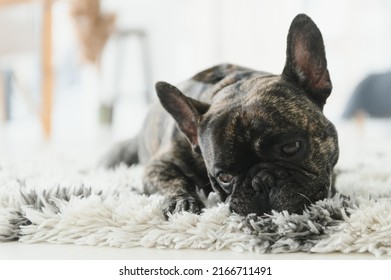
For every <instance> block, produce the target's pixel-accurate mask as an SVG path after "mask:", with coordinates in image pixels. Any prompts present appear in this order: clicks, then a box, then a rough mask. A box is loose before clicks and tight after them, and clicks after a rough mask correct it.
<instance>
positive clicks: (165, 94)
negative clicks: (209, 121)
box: [155, 82, 209, 149]
mask: <svg viewBox="0 0 391 280" xmlns="http://www.w3.org/2000/svg"><path fill="white" fill-rule="evenodd" d="M155 88H156V92H157V95H158V97H159V100H160V103H161V104H162V105H163V107H164V109H166V111H167V112H168V113H169V114H170V115H171V116H172V117H173V118H174V119H175V121H176V123H177V125H178V127H179V129H180V130H181V131H182V132H183V133H184V134H185V135H186V137H187V139H188V140H189V142H190V144H191V145H192V147H193V149H194V148H196V147H198V125H199V122H200V120H201V116H202V114H204V113H205V112H206V111H207V110H208V109H209V104H206V103H202V102H200V101H198V100H195V99H192V98H190V97H187V96H185V95H184V94H183V93H182V92H181V91H180V90H179V89H178V88H176V87H175V86H173V85H170V84H168V83H166V82H157V83H156V85H155Z"/></svg>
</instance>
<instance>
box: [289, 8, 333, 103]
mask: <svg viewBox="0 0 391 280" xmlns="http://www.w3.org/2000/svg"><path fill="white" fill-rule="evenodd" d="M282 74H283V75H284V76H285V77H287V78H289V79H291V80H292V81H294V82H295V83H297V84H298V85H299V86H301V87H303V88H304V89H305V90H306V91H307V92H308V97H309V98H310V99H311V100H313V101H314V102H315V103H316V104H318V105H319V107H320V108H322V109H323V106H324V104H325V103H326V99H327V98H328V96H329V95H330V93H331V89H332V84H331V80H330V75H329V71H328V69H327V60H326V53H325V50H324V43H323V38H322V34H321V32H320V30H319V29H318V27H317V26H316V24H315V23H314V22H313V21H312V19H311V18H310V17H308V16H307V15H304V14H300V15H297V16H296V17H295V18H294V19H293V21H292V24H291V26H290V28H289V33H288V39H287V56H286V62H285V67H284V70H283V72H282Z"/></svg>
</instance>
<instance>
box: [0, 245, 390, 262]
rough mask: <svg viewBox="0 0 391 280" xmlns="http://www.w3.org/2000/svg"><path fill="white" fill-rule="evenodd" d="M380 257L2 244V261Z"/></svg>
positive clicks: (367, 255)
mask: <svg viewBox="0 0 391 280" xmlns="http://www.w3.org/2000/svg"><path fill="white" fill-rule="evenodd" d="M154 259H159V260H164V259H168V260H173V259H177V260H205V259H210V260H213V259H214V260H234V259H240V260H309V259H311V260H337V259H344V260H380V259H391V257H387V256H382V257H375V256H373V255H370V254H340V253H335V254H311V253H290V254H256V253H249V252H242V253H239V252H233V251H228V250H222V251H206V250H174V249H173V250H171V249H170V250H169V249H155V248H138V247H137V248H123V249H122V248H121V249H119V248H109V247H90V246H78V245H57V244H48V243H39V244H23V243H20V242H7V243H0V260H154Z"/></svg>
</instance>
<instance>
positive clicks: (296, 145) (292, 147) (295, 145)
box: [281, 141, 301, 157]
mask: <svg viewBox="0 0 391 280" xmlns="http://www.w3.org/2000/svg"><path fill="white" fill-rule="evenodd" d="M300 149H301V142H300V141H295V142H291V143H288V144H285V145H284V146H282V147H281V152H282V154H283V155H284V156H288V157H291V156H294V155H295V154H296V153H297V152H298V151H300Z"/></svg>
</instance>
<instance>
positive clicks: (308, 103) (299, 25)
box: [156, 15, 338, 214]
mask: <svg viewBox="0 0 391 280" xmlns="http://www.w3.org/2000/svg"><path fill="white" fill-rule="evenodd" d="M239 76H240V77H241V78H239V79H237V81H236V82H232V83H227V84H228V85H226V86H224V87H222V88H221V89H219V90H218V92H216V93H215V95H214V97H213V99H212V102H211V103H210V104H206V103H202V102H200V101H196V100H194V99H191V98H188V97H186V96H184V95H183V94H182V93H181V92H180V91H179V90H178V89H177V88H175V87H174V86H171V85H169V84H167V83H162V82H160V83H158V84H157V86H156V88H157V92H158V95H159V98H160V100H161V103H162V105H163V106H164V107H165V109H166V110H167V111H168V112H169V113H170V114H171V115H172V116H173V117H174V119H175V120H176V122H177V124H178V127H179V129H180V130H181V131H182V132H183V133H184V134H185V135H186V136H187V138H188V140H189V141H190V143H191V145H192V146H193V147H194V148H195V150H199V152H200V153H201V154H202V156H203V158H204V161H205V165H206V168H207V171H208V173H209V178H210V181H211V183H212V186H213V188H214V190H215V191H217V192H218V193H220V194H221V196H222V197H223V199H227V200H228V201H229V202H230V207H231V209H232V210H233V211H235V212H237V213H239V214H249V213H257V214H263V213H267V212H270V210H272V209H273V210H277V211H282V210H287V211H289V212H293V213H299V212H301V211H302V210H303V209H304V208H305V206H306V205H309V204H311V203H313V202H315V201H317V200H320V199H324V198H326V197H328V196H330V194H331V188H332V173H333V168H334V166H335V164H336V162H337V160H338V140H337V132H336V130H335V127H334V126H333V124H332V123H331V122H330V121H329V120H327V119H326V117H325V116H324V115H323V106H324V104H325V103H326V99H327V98H328V96H329V95H330V93H331V89H332V85H331V81H330V76H329V72H328V69H327V61H326V57H325V50H324V45H323V39H322V35H321V33H320V31H319V29H318V28H317V26H316V25H315V23H314V22H313V21H312V20H311V19H310V18H309V17H307V16H306V15H298V16H297V17H296V18H295V19H294V20H293V21H292V24H291V27H290V30H289V34H288V40H287V57H286V63H285V67H284V69H283V72H282V74H281V75H271V74H269V75H268V74H265V73H258V74H251V75H246V74H243V75H239Z"/></svg>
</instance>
